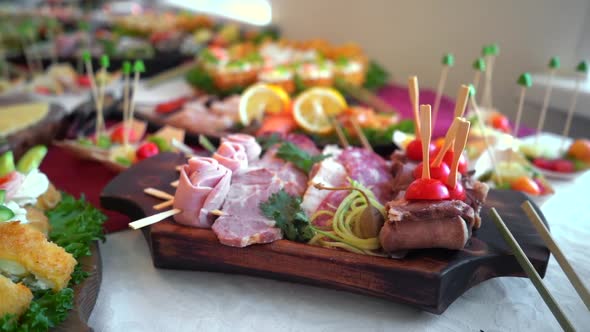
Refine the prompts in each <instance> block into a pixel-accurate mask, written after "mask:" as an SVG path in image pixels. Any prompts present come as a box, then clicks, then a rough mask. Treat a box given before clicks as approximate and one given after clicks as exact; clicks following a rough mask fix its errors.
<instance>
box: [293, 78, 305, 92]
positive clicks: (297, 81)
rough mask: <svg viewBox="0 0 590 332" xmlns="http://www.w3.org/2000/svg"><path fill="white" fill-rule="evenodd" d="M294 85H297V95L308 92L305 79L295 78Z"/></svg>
mask: <svg viewBox="0 0 590 332" xmlns="http://www.w3.org/2000/svg"><path fill="white" fill-rule="evenodd" d="M293 83H295V94H299V93H301V92H303V91H305V90H307V86H305V83H303V79H302V78H301V76H299V75H294V76H293Z"/></svg>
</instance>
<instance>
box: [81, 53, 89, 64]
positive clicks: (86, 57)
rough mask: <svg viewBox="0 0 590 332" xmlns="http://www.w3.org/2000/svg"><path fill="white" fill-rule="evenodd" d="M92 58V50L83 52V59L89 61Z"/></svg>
mask: <svg viewBox="0 0 590 332" xmlns="http://www.w3.org/2000/svg"><path fill="white" fill-rule="evenodd" d="M90 58H91V56H90V51H84V52H82V60H84V61H85V62H89V61H90Z"/></svg>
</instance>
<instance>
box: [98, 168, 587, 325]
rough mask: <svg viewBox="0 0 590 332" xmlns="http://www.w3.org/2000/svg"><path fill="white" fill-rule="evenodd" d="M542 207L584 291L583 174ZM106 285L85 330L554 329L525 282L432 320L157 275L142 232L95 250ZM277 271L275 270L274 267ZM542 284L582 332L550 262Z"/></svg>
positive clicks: (483, 293)
mask: <svg viewBox="0 0 590 332" xmlns="http://www.w3.org/2000/svg"><path fill="white" fill-rule="evenodd" d="M554 185H555V187H556V190H557V192H558V194H556V195H555V196H553V197H552V198H550V199H549V200H548V201H547V202H546V203H545V204H544V205H543V207H542V210H543V213H544V214H545V216H546V217H547V219H548V220H549V223H550V226H551V231H552V234H553V236H554V238H555V239H556V241H557V242H558V244H559V245H560V246H561V248H562V249H563V251H564V252H565V253H566V255H567V257H568V258H569V259H570V261H571V263H572V264H573V265H574V268H575V269H576V271H577V272H578V273H579V274H580V276H581V278H582V280H584V281H585V283H586V285H587V286H589V287H590V208H589V206H590V202H589V198H590V189H589V188H590V172H587V173H586V174H585V175H584V176H582V177H581V178H578V179H577V180H576V181H575V182H554ZM101 250H102V255H103V267H104V269H103V282H102V286H101V290H100V294H99V297H98V302H97V303H96V307H95V309H94V312H93V313H92V316H91V318H90V325H91V326H92V327H93V328H94V329H95V331H98V332H102V331H124V332H135V331H138V332H139V331H141V332H144V331H398V330H399V331H408V332H410V331H437V332H441V331H480V330H483V331H486V332H492V331H556V330H559V329H560V328H559V325H558V323H557V321H556V320H555V319H554V318H553V315H552V314H551V312H550V311H549V309H548V308H547V306H546V305H545V303H544V302H543V300H542V299H541V297H540V296H539V295H538V293H537V291H536V290H535V288H534V287H533V285H532V283H531V282H530V281H529V280H528V279H524V278H497V279H493V280H489V281H486V282H484V283H482V284H480V285H479V286H476V287H474V288H472V289H471V290H469V291H467V292H466V293H465V294H464V295H463V296H461V297H460V298H459V299H457V301H456V302H455V303H453V304H452V305H451V306H450V307H449V308H448V309H447V311H446V312H445V313H444V314H442V315H440V316H437V315H433V314H430V313H426V312H421V311H419V310H416V309H413V308H411V307H408V306H404V305H399V304H395V303H392V302H388V301H385V300H381V299H376V298H372V297H368V296H361V295H355V294H350V293H347V292H342V291H333V290H327V289H322V288H317V287H312V286H305V285H299V284H293V283H288V282H279V281H274V280H267V279H261V278H255V277H248V276H241V275H230V274H221V273H207V272H190V271H173V270H159V269H155V268H154V267H153V265H152V261H151V257H150V255H149V250H148V247H147V244H146V241H145V239H144V238H143V235H142V234H141V233H140V232H133V231H125V232H120V233H115V234H112V235H109V236H108V237H107V242H106V243H105V244H103V245H101ZM277 264H280V262H277ZM545 283H546V285H547V286H548V288H549V291H550V292H551V293H552V294H553V296H554V297H555V298H556V299H557V301H558V302H559V304H560V305H561V306H562V308H563V309H564V311H565V314H566V315H567V316H568V317H569V319H570V320H571V321H572V322H573V324H574V326H576V328H577V329H578V330H579V331H590V312H589V311H588V310H587V309H586V307H585V306H584V304H583V303H582V301H581V300H580V298H579V297H578V296H577V294H576V292H575V290H574V289H573V287H572V286H571V284H570V283H569V281H568V280H567V279H566V277H565V275H564V274H563V272H562V271H561V269H560V268H559V266H558V264H557V263H556V262H555V260H554V259H553V258H551V260H550V262H549V267H548V270H547V275H546V277H545Z"/></svg>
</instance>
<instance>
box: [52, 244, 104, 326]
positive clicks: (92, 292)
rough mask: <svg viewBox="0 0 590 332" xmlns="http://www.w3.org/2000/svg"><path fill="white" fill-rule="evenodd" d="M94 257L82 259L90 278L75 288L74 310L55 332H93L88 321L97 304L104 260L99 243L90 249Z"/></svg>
mask: <svg viewBox="0 0 590 332" xmlns="http://www.w3.org/2000/svg"><path fill="white" fill-rule="evenodd" d="M90 250H91V252H92V255H91V256H87V257H83V258H81V259H80V264H82V266H83V269H84V271H86V272H88V273H90V275H89V276H88V278H86V280H84V282H82V283H81V284H79V285H76V286H75V287H74V309H72V310H71V311H70V313H69V315H68V318H66V320H65V321H64V322H63V323H61V324H60V325H59V326H57V327H56V328H54V329H53V331H55V332H62V331H63V332H66V331H79V332H91V331H92V328H90V327H89V326H88V319H89V318H90V314H91V313H92V309H94V305H95V304H96V299H97V298H98V291H99V290H100V282H101V280H102V260H101V258H100V250H99V249H98V243H97V242H95V243H94V244H93V245H92V247H91V248H90Z"/></svg>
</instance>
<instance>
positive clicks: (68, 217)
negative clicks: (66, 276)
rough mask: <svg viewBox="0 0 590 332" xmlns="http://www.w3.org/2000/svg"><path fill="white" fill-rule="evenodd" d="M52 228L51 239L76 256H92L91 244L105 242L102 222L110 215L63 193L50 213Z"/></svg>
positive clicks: (48, 213) (77, 257)
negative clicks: (98, 241) (99, 241)
mask: <svg viewBox="0 0 590 332" xmlns="http://www.w3.org/2000/svg"><path fill="white" fill-rule="evenodd" d="M47 217H48V218H49V223H50V224H51V231H50V232H49V239H50V240H51V241H52V242H54V243H55V244H57V245H59V246H60V247H63V248H64V249H65V250H66V251H67V252H69V253H70V254H72V255H73V256H74V258H76V259H79V258H81V257H83V256H90V245H91V244H92V243H93V242H94V241H97V240H102V241H104V239H105V238H104V234H103V230H102V225H103V223H104V222H105V221H106V219H107V217H106V216H105V215H104V214H102V212H100V210H98V209H97V208H95V207H94V206H92V204H90V203H89V202H87V201H86V199H85V198H84V197H81V198H80V199H75V198H74V197H73V196H71V195H67V194H64V195H63V197H62V200H61V202H60V203H59V204H58V205H57V206H56V207H55V208H54V209H53V210H50V211H48V212H47Z"/></svg>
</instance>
